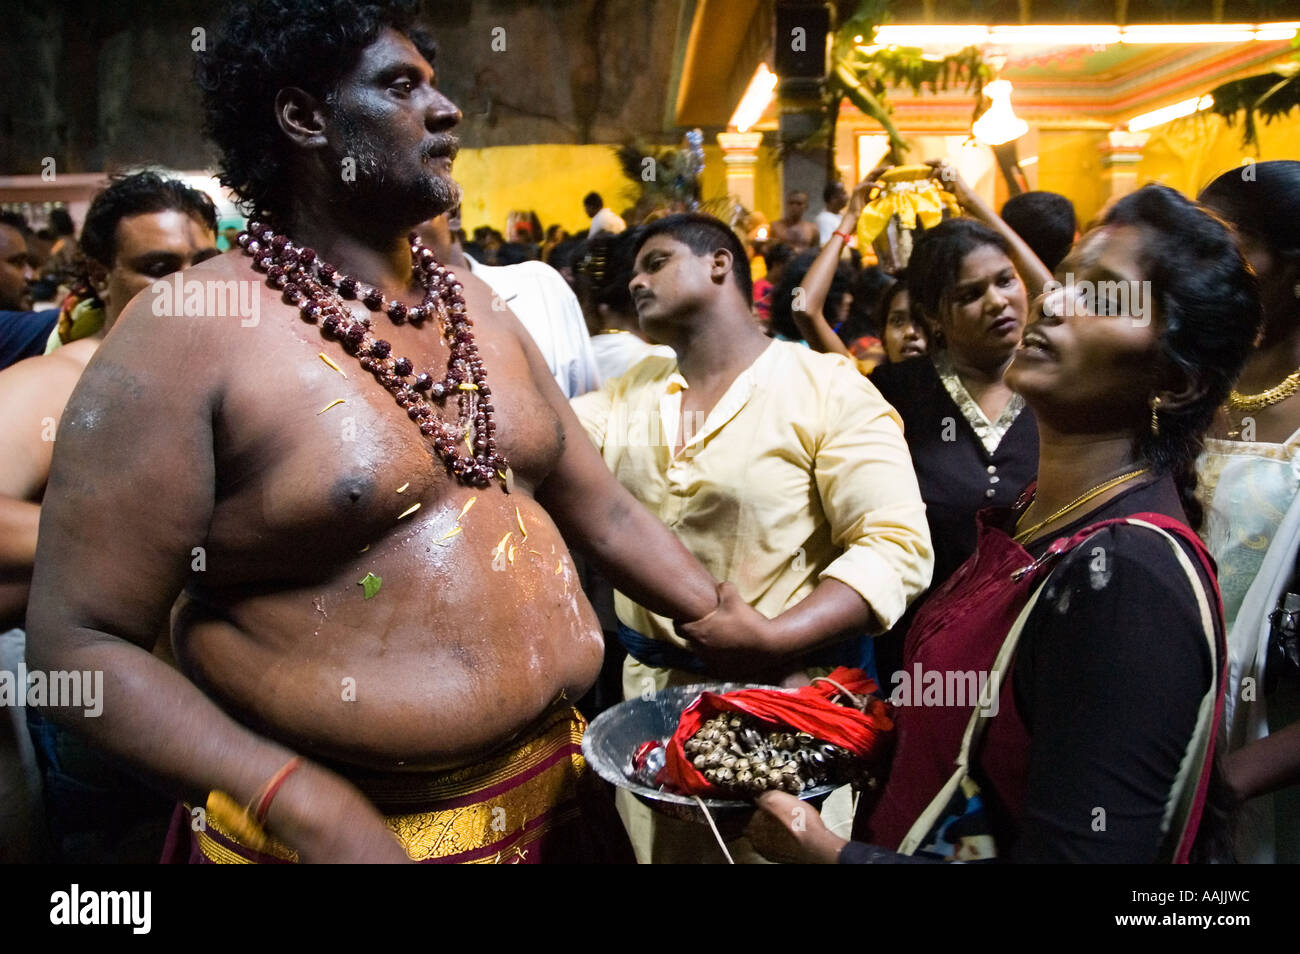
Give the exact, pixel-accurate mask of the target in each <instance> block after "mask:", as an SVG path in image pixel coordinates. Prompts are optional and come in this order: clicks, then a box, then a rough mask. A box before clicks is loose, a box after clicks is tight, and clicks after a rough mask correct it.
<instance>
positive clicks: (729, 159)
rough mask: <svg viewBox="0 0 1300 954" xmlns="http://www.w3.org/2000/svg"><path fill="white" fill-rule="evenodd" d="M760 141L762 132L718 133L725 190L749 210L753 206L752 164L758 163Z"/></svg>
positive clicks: (761, 140)
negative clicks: (725, 182) (725, 181)
mask: <svg viewBox="0 0 1300 954" xmlns="http://www.w3.org/2000/svg"><path fill="white" fill-rule="evenodd" d="M762 142H763V134H762V133H758V132H743V133H742V132H721V133H718V145H719V146H721V147H722V163H723V165H724V166H725V168H726V173H727V192H728V193H730V194H731V195H734V196H736V198H738V199H739V200H740V204H741V205H743V206H744V207H745V208H747V209H750V210H751V211H752V210H753V208H754V166H755V165H756V164H757V163H758V147H759V145H760V144H761V143H762Z"/></svg>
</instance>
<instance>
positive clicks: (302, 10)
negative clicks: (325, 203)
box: [195, 0, 435, 218]
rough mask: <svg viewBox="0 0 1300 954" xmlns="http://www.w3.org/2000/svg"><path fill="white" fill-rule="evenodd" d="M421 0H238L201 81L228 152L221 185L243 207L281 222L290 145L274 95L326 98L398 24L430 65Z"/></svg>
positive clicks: (198, 71)
mask: <svg viewBox="0 0 1300 954" xmlns="http://www.w3.org/2000/svg"><path fill="white" fill-rule="evenodd" d="M418 12H419V0H386V2H378V3H357V2H355V0H237V2H235V3H234V4H232V6H231V8H230V10H229V12H228V14H227V18H226V21H225V24H224V26H223V27H222V29H221V31H220V36H219V37H218V38H217V40H216V42H215V43H213V44H212V46H211V50H210V51H209V52H206V53H200V54H199V56H198V63H197V65H196V68H195V77H196V79H197V80H198V84H199V89H200V90H201V92H202V96H203V108H204V112H205V114H206V115H205V120H204V131H205V132H206V133H207V135H208V136H209V138H211V139H212V141H213V142H214V143H215V144H216V146H217V148H218V149H219V150H220V152H221V160H220V163H219V169H220V179H221V183H222V184H223V185H225V186H227V187H228V188H230V189H233V190H234V191H235V192H236V193H237V194H238V195H239V196H240V198H241V199H242V200H243V203H242V204H243V206H244V210H245V211H246V212H249V213H253V214H256V215H259V216H263V217H269V218H274V216H275V215H276V213H283V212H284V210H285V206H286V192H287V189H288V187H289V182H288V181H287V180H288V170H289V143H288V140H287V139H286V138H285V137H284V134H283V133H282V132H281V131H280V128H279V126H278V125H277V124H276V120H275V108H274V107H275V97H276V94H277V93H278V92H279V91H280V90H281V89H283V88H285V87H286V86H296V87H298V88H300V89H303V90H306V91H307V92H308V93H310V94H311V95H313V96H316V97H318V98H320V99H322V100H326V101H328V99H329V98H330V97H331V95H332V94H333V93H334V92H335V91H336V90H337V88H338V83H339V81H340V80H341V79H342V77H343V76H344V75H345V74H346V73H347V72H348V71H349V70H351V69H352V68H353V67H354V66H355V65H356V64H357V61H358V60H359V59H360V57H361V52H362V50H364V49H365V48H366V47H367V46H369V45H370V44H371V43H373V42H374V40H375V38H376V37H377V36H378V35H379V33H380V31H381V30H383V29H384V28H385V27H392V28H393V29H395V30H398V31H399V32H402V33H405V34H406V35H407V36H408V37H409V38H410V39H411V42H412V43H414V44H415V46H416V48H417V49H418V50H419V51H420V53H421V54H423V56H424V57H425V59H427V60H428V61H429V62H430V63H432V62H433V59H434V53H435V47H434V44H433V40H432V38H431V37H429V36H428V35H427V34H426V33H424V32H423V31H420V30H417V29H414V28H413V25H414V23H415V21H416V16H417V14H418Z"/></svg>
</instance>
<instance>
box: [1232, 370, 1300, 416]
mask: <svg viewBox="0 0 1300 954" xmlns="http://www.w3.org/2000/svg"><path fill="white" fill-rule="evenodd" d="M1297 391H1300V368H1296V369H1295V370H1294V371H1292V372H1291V373H1290V374H1288V375H1287V376H1286V377H1285V378H1283V379H1282V382H1281V383H1280V384H1275V385H1274V386H1273V387H1271V388H1269V389H1268V390H1267V391H1260V392H1259V393H1258V394H1240V393H1238V392H1237V391H1235V390H1234V391H1232V392H1231V393H1230V394H1229V395H1228V407H1229V409H1231V410H1233V411H1246V412H1251V411H1262V410H1264V408H1266V407H1272V406H1273V405H1274V404H1281V403H1282V402H1283V401H1285V400H1286V399H1287V398H1289V397H1291V396H1292V395H1293V394H1295V393H1296V392H1297Z"/></svg>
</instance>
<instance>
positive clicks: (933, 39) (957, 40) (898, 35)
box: [876, 26, 989, 46]
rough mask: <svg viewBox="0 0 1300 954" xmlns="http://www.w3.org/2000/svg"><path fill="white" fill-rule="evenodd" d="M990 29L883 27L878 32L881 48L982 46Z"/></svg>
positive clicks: (976, 27)
mask: <svg viewBox="0 0 1300 954" xmlns="http://www.w3.org/2000/svg"><path fill="white" fill-rule="evenodd" d="M987 42H989V28H988V27H981V26H882V27H881V28H880V29H878V30H877V31H876V43H879V44H880V45H881V46H982V45H983V44H985V43H987Z"/></svg>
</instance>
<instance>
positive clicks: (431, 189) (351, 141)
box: [339, 116, 461, 227]
mask: <svg viewBox="0 0 1300 954" xmlns="http://www.w3.org/2000/svg"><path fill="white" fill-rule="evenodd" d="M339 126H340V131H341V132H342V135H343V157H344V158H345V159H351V160H353V162H354V163H355V168H354V172H355V178H352V179H351V181H349V180H348V179H346V178H345V179H344V185H345V187H347V188H348V190H349V191H350V193H351V199H350V202H351V204H353V205H354V206H355V207H356V208H357V209H358V210H365V212H366V213H367V215H371V216H373V215H383V216H386V217H389V218H392V219H395V220H400V224H401V225H402V226H403V227H406V226H413V225H418V224H419V223H421V222H426V221H428V220H429V219H431V218H433V217H434V216H437V215H441V214H442V213H443V212H446V211H448V210H449V209H454V208H455V207H456V206H457V205H459V204H460V199H461V189H460V186H459V185H457V184H456V182H455V180H453V179H452V178H451V177H450V176H443V175H438V174H436V173H434V172H433V171H432V170H431V169H430V168H429V166H428V163H431V162H432V161H433V160H434V158H435V157H440V156H447V157H454V156H455V155H456V153H457V151H458V150H459V148H460V142H459V140H458V139H457V138H456V137H455V136H452V135H450V134H449V133H440V134H438V135H437V136H436V137H435V139H434V142H433V143H431V144H430V145H429V146H428V147H426V148H425V150H424V151H423V153H422V154H421V156H420V159H421V167H420V174H419V175H418V176H414V177H412V178H410V179H409V180H408V181H398V180H396V179H395V178H394V177H393V176H392V175H391V173H390V167H391V165H392V157H391V156H387V155H385V154H384V153H382V152H380V151H379V150H377V149H376V148H375V147H374V145H373V144H372V141H371V139H370V138H369V137H367V136H366V135H365V133H364V132H362V131H361V130H360V129H359V128H357V126H356V125H355V124H353V123H352V122H351V121H350V120H349V119H348V118H347V117H345V116H340V117H339Z"/></svg>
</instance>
